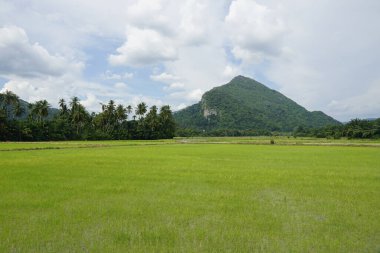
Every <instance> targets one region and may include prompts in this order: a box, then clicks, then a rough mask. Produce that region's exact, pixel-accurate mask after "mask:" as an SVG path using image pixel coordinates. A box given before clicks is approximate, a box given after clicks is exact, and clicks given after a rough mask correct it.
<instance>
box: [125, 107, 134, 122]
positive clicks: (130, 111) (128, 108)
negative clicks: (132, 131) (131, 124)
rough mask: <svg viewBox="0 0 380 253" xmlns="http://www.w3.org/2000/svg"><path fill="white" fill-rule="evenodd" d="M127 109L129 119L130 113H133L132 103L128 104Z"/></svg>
mask: <svg viewBox="0 0 380 253" xmlns="http://www.w3.org/2000/svg"><path fill="white" fill-rule="evenodd" d="M126 109H127V119H128V115H129V114H131V113H132V110H133V108H132V106H131V105H128V106H127V108H126Z"/></svg>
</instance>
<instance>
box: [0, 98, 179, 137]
mask: <svg viewBox="0 0 380 253" xmlns="http://www.w3.org/2000/svg"><path fill="white" fill-rule="evenodd" d="M132 113H133V108H132V106H130V105H129V106H126V107H124V106H123V105H116V104H115V102H114V101H113V100H110V101H109V103H108V104H102V111H101V112H100V113H89V112H88V111H87V110H86V108H85V107H84V106H83V105H82V104H81V103H80V101H79V99H78V98H77V97H73V98H72V99H71V101H70V102H69V103H68V104H67V103H66V101H65V100H63V99H61V100H60V101H59V109H52V108H50V105H49V103H48V102H47V101H46V100H41V101H37V102H35V103H31V104H28V103H26V102H25V101H22V100H20V99H19V98H18V96H17V95H16V94H14V93H12V92H10V91H6V92H5V93H4V94H0V140H1V141H51V140H104V139H108V140H123V139H166V138H173V136H174V132H175V122H174V119H173V115H172V112H171V109H170V107H169V106H167V105H166V106H162V107H161V108H160V110H159V109H158V108H157V106H152V107H150V109H149V111H148V108H147V105H146V104H145V103H144V102H142V103H140V104H138V105H137V107H136V108H135V110H134V116H133V119H132V120H128V116H129V115H131V114H132ZM136 117H137V119H136Z"/></svg>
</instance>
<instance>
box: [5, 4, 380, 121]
mask: <svg viewBox="0 0 380 253" xmlns="http://www.w3.org/2000/svg"><path fill="white" fill-rule="evenodd" d="M378 13H380V2H379V1H377V0H366V1H357V0H336V1H329V0H320V1H299V0H281V1H280V0H277V1H276V0H265V1H264V0H218V1H216V0H184V1H175V0H109V1H101V0H55V1H49V0H30V1H21V0H0V59H1V61H0V90H1V91H5V90H12V91H14V92H15V93H17V94H18V95H19V96H20V97H21V98H23V99H25V100H27V101H30V102H33V101H36V100H39V99H45V98H46V99H47V100H48V101H49V102H50V103H51V104H52V105H53V106H56V104H57V101H58V99H59V98H65V99H70V97H72V96H74V95H75V96H79V97H80V98H81V100H82V103H83V104H84V105H85V106H86V107H87V108H88V109H90V110H92V111H97V110H99V109H100V106H99V103H102V102H107V101H108V100H109V99H114V100H116V102H118V103H122V104H124V105H128V104H132V105H136V104H137V103H138V102H140V101H145V102H147V103H148V104H149V105H153V104H156V105H163V104H169V105H171V106H172V108H173V109H174V110H178V109H181V108H184V107H185V106H187V105H191V104H193V103H196V102H198V101H199V100H200V98H201V95H202V94H203V93H204V92H205V91H207V90H209V89H211V88H212V87H215V86H218V85H222V84H224V83H227V82H228V81H229V80H231V79H232V78H233V77H234V76H236V75H245V76H248V77H251V78H254V79H256V80H258V81H260V82H262V83H264V84H265V85H267V86H269V87H270V88H273V89H276V90H278V91H280V92H282V93H283V94H285V95H286V96H288V97H290V98H291V99H293V100H295V101H296V102H297V103H299V104H301V105H302V106H304V107H306V108H307V109H308V110H321V111H324V112H326V113H327V114H329V115H331V116H333V117H335V118H337V119H339V120H341V121H346V120H349V119H352V118H356V117H359V118H367V117H380V99H378V98H379V97H380V71H379V67H378V66H380V51H379V50H378V45H379V44H380V33H379V32H378V31H380V17H379V15H378Z"/></svg>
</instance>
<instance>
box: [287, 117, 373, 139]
mask: <svg viewBox="0 0 380 253" xmlns="http://www.w3.org/2000/svg"><path fill="white" fill-rule="evenodd" d="M293 136H295V137H297V136H302V137H317V138H331V139H340V138H342V137H344V138H348V139H378V138H380V118H378V119H375V120H366V119H353V120H351V121H349V122H348V123H346V124H344V125H338V126H327V127H323V128H317V129H312V128H306V127H303V126H299V127H297V128H295V129H294V131H293Z"/></svg>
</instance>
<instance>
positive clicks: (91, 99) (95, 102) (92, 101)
mask: <svg viewBox="0 0 380 253" xmlns="http://www.w3.org/2000/svg"><path fill="white" fill-rule="evenodd" d="M80 103H81V104H82V105H83V106H84V107H86V109H87V110H90V111H98V110H99V107H100V103H101V101H100V100H99V99H98V98H97V97H96V95H95V94H93V93H88V94H86V98H85V99H84V100H83V101H81V102H80Z"/></svg>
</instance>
